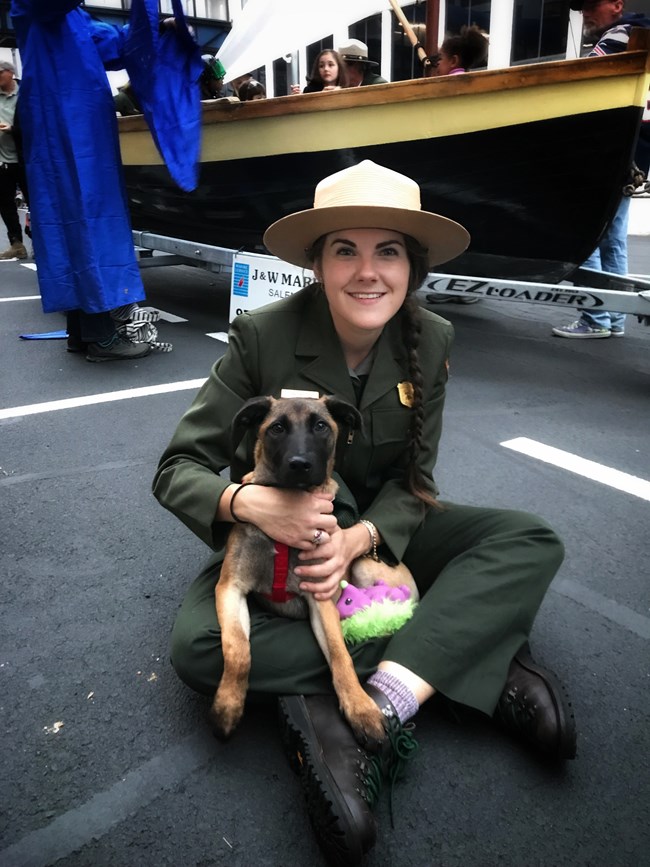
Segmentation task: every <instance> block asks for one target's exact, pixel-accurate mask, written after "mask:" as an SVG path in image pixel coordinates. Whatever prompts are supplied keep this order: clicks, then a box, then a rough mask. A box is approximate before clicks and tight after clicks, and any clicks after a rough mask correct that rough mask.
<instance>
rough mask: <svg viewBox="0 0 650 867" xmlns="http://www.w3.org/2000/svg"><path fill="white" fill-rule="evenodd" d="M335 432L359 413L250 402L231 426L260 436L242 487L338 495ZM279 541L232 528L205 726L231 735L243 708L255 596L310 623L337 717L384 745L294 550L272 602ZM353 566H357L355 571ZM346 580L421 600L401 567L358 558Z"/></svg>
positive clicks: (312, 402) (376, 717)
mask: <svg viewBox="0 0 650 867" xmlns="http://www.w3.org/2000/svg"><path fill="white" fill-rule="evenodd" d="M339 424H340V425H342V426H345V427H347V428H348V429H350V430H357V429H359V428H360V426H361V415H360V414H359V412H358V410H357V409H356V408H355V407H353V406H351V405H350V404H348V403H346V402H345V401H342V400H339V399H338V398H335V397H322V398H320V399H315V398H280V399H279V400H278V399H275V398H273V397H258V398H253V399H252V400H249V401H248V402H247V403H246V404H244V406H243V407H242V409H241V410H240V411H239V413H238V414H237V415H236V416H235V418H234V420H233V433H234V435H235V437H237V435H238V434H241V433H242V432H243V431H245V430H250V429H257V440H256V444H255V452H254V458H255V468H254V470H253V471H252V472H251V473H248V474H247V475H246V476H245V477H244V479H242V481H243V482H254V483H255V484H257V485H272V486H275V487H281V488H298V489H300V490H308V491H324V492H329V493H336V489H337V485H336V482H335V481H334V480H333V479H332V469H333V466H334V454H335V447H336V439H337V435H338V430H339ZM275 552H276V543H275V542H274V541H273V539H270V538H269V537H268V536H266V535H265V534H264V533H263V532H262V531H261V530H259V529H258V528H257V527H256V526H254V525H253V524H246V523H240V524H235V525H234V526H233V528H232V530H231V531H230V535H229V537H228V543H227V546H226V556H225V559H224V562H223V566H222V569H221V577H220V578H219V581H218V583H217V586H216V588H215V602H216V608H217V618H218V620H219V625H220V627H221V642H222V649H223V660H224V668H223V675H222V678H221V682H220V684H219V688H218V689H217V692H216V695H215V697H214V701H213V704H212V708H211V711H210V718H211V721H212V724H213V726H214V728H215V731H216V733H217V734H218V735H220V736H221V737H228V736H229V735H230V734H232V732H233V731H234V729H235V727H236V726H237V724H238V723H239V720H240V719H241V716H242V713H243V710H244V701H245V697H246V691H247V689H248V676H249V671H250V664H251V655H250V643H249V635H250V617H249V613H248V606H247V603H246V596H247V595H248V594H249V593H255V595H256V597H257V598H258V599H259V600H260V602H262V603H263V604H264V605H265V606H267V607H268V608H269V609H270V610H272V611H274V612H277V613H278V614H280V615H282V616H283V617H292V618H297V619H302V618H306V617H309V619H310V621H311V625H312V629H313V631H314V635H315V636H316V639H317V641H318V643H319V645H320V647H321V650H322V651H323V654H324V656H325V658H326V659H327V662H328V663H329V666H330V668H331V670H332V681H333V686H334V690H335V692H336V694H337V696H338V699H339V703H340V706H341V710H342V712H343V714H344V715H345V717H346V719H347V720H348V722H349V724H350V725H351V727H352V729H353V731H354V733H355V735H356V736H357V738H359V739H360V740H362V741H366V742H380V741H381V740H382V739H383V737H384V733H385V730H384V725H383V715H382V713H381V711H380V710H379V708H378V706H377V705H376V704H375V702H374V701H373V700H372V699H371V698H370V696H368V695H367V694H366V693H365V692H364V690H363V688H362V687H361V684H360V683H359V680H358V678H357V675H356V672H355V670H354V666H353V664H352V659H351V658H350V654H349V653H348V650H347V647H346V645H345V641H344V639H343V634H342V632H341V625H340V618H339V613H338V611H337V609H336V606H335V604H334V601H333V600H332V599H330V600H328V601H326V602H319V601H317V600H316V599H315V598H314V596H313V594H311V593H303V592H302V591H301V590H300V587H299V585H300V580H301V579H300V578H298V577H297V576H296V575H295V573H294V569H295V567H296V566H297V565H298V564H299V562H306V561H299V560H298V553H299V551H298V549H291V548H289V549H288V567H287V570H288V571H287V576H286V591H285V592H284V594H280V596H281V598H283V601H277V599H278V594H277V593H276V594H275V600H276V601H274V599H273V598H272V597H273V596H274V594H273V593H272V590H273V583H274V556H275ZM355 567H357V568H355ZM351 572H352V575H351V576H350V578H351V582H352V583H354V584H357V586H369V585H371V584H373V583H374V582H375V581H378V580H380V579H381V580H383V581H385V582H386V583H387V584H390V585H398V584H403V583H407V584H409V586H411V588H412V593H413V598H414V599H417V598H418V597H417V588H416V587H415V582H414V581H413V579H412V577H411V575H410V573H409V571H408V569H406V567H405V566H404V565H403V564H400V565H399V566H397V567H395V568H393V567H390V566H388V565H387V564H385V563H382V562H376V561H374V560H372V559H370V558H367V557H364V558H359V559H358V560H356V561H355V563H354V564H353V566H352V569H351Z"/></svg>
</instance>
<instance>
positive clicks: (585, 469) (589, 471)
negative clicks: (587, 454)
mask: <svg viewBox="0 0 650 867" xmlns="http://www.w3.org/2000/svg"><path fill="white" fill-rule="evenodd" d="M501 445H502V446H504V447H505V448H507V449H512V450H513V451H515V452H520V453H521V454H522V455H528V456H529V457H531V458H536V459H537V460H538V461H544V462H545V463H547V464H553V466H555V467H560V469H563V470H568V471H569V472H570V473H575V474H576V475H578V476H584V478H586V479H592V480H593V481H594V482H600V483H601V484H602V485H608V486H609V487H610V488H616V489H617V490H619V491H624V492H625V493H626V494H632V495H633V496H634V497H640V498H641V499H642V500H648V501H650V482H648V481H646V480H645V479H640V478H639V477H638V476H632V475H630V474H629V473H623V472H621V471H620V470H615V469H612V467H606V466H603V464H598V463H596V461H589V460H587V459H586V458H581V457H579V456H578V455H573V454H571V452H565V451H563V450H562V449H556V448H554V447H553V446H547V445H544V443H538V442H536V441H535V440H531V439H528V437H516V438H515V439H513V440H507V441H506V442H502V443H501Z"/></svg>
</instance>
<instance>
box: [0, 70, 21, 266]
mask: <svg viewBox="0 0 650 867" xmlns="http://www.w3.org/2000/svg"><path fill="white" fill-rule="evenodd" d="M15 74H16V70H15V68H14V65H13V64H12V63H10V62H9V61H8V60H0V216H1V217H2V220H3V222H4V224H5V226H6V227H7V235H8V237H9V247H8V248H7V249H6V250H5V251H4V252H3V253H0V259H26V258H27V250H26V249H25V245H24V244H23V231H22V228H21V226H20V219H19V217H18V208H17V207H16V188H17V187H18V186H20V188H21V190H22V192H23V194H24V193H25V192H26V191H25V185H24V180H23V172H22V169H21V166H20V164H19V161H18V152H17V150H16V140H15V138H14V135H13V133H14V119H15V114H16V104H17V102H18V84H17V82H16V80H15V78H14V75H15Z"/></svg>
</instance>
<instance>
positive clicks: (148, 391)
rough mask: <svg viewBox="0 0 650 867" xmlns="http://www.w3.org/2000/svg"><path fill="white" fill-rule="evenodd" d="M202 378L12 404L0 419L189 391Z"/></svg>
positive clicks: (1, 414) (199, 384)
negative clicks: (17, 404)
mask: <svg viewBox="0 0 650 867" xmlns="http://www.w3.org/2000/svg"><path fill="white" fill-rule="evenodd" d="M204 382H205V377H204V378H203V379H186V380H184V381H182V382H167V383H163V384H162V385H146V386H143V387H142V388H127V389H124V390H123V391H107V392H104V393H103V394H88V395H86V396H85V397H68V398H65V399H63V400H48V401H45V403H32V404H27V405H26V406H14V407H9V408H8V409H0V419H5V418H21V417H22V416H26V415H37V414H38V413H44V412H56V411H57V410H59V409H76V408H77V407H79V406H93V405H94V404H96V403H112V402H113V401H116V400H129V399H130V398H132V397H149V396H150V395H152V394H170V393H171V392H173V391H189V390H190V389H194V388H197V389H198V388H200V387H201V386H202V385H203V383H204Z"/></svg>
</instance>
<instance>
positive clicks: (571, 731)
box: [493, 642, 576, 761]
mask: <svg viewBox="0 0 650 867" xmlns="http://www.w3.org/2000/svg"><path fill="white" fill-rule="evenodd" d="M493 719H494V721H495V722H496V723H497V724H498V725H499V726H500V728H502V729H504V730H505V731H506V732H508V734H511V735H514V736H515V737H517V738H519V739H520V740H523V741H524V742H525V743H527V744H528V745H529V746H531V747H533V748H534V749H535V750H537V751H538V752H540V753H542V754H544V755H546V756H548V757H550V758H552V759H554V760H556V761H561V760H564V759H574V758H575V755H576V725H575V719H574V716H573V711H572V709H571V702H570V701H569V700H568V698H567V694H566V690H565V689H564V687H563V686H562V685H561V684H560V683H559V681H558V680H557V678H556V677H555V675H554V674H553V673H552V672H550V671H548V669H545V668H542V666H541V665H538V664H537V663H536V662H535V660H534V659H533V657H532V656H531V653H530V647H529V645H528V642H526V643H525V644H524V645H523V646H522V647H521V648H520V649H519V651H518V652H517V653H516V654H515V657H514V659H513V660H512V662H511V663H510V669H509V670H508V679H507V681H506V685H505V687H504V689H503V692H502V693H501V698H500V699H499V703H498V704H497V708H496V711H495V712H494V716H493Z"/></svg>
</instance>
